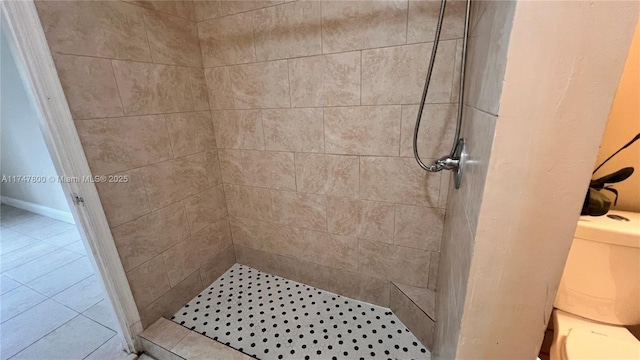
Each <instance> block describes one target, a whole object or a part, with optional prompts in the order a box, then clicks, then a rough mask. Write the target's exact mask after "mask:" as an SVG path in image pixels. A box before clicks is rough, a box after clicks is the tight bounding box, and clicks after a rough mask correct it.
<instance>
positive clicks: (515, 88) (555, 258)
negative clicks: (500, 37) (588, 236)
mask: <svg viewBox="0 0 640 360" xmlns="http://www.w3.org/2000/svg"><path fill="white" fill-rule="evenodd" d="M638 5H639V4H638V3H637V2H631V1H628V2H624V1H621V2H608V1H599V2H598V1H596V2H586V1H575V2H574V1H555V2H542V1H540V2H538V1H518V2H517V4H516V8H515V14H514V17H513V26H512V30H511V34H510V39H509V46H508V52H507V56H506V60H507V61H506V70H505V74H504V81H503V86H502V94H501V96H500V100H499V104H500V107H499V111H498V119H497V123H496V126H495V133H494V137H493V144H492V147H491V155H490V160H489V167H488V169H487V176H486V182H485V186H484V193H483V195H482V201H481V205H480V209H479V212H478V214H479V217H478V218H477V225H476V232H475V238H474V243H473V250H472V253H471V266H470V268H469V278H468V284H467V288H466V294H465V299H464V305H463V311H462V320H461V324H460V335H459V339H458V345H457V353H456V354H455V355H456V357H457V358H458V359H535V358H536V355H537V354H538V351H539V349H540V345H541V343H542V338H543V335H544V332H545V329H546V327H547V321H548V319H549V316H550V314H551V310H552V307H553V302H554V298H555V295H556V292H557V289H558V284H559V283H560V278H561V276H562V270H563V268H564V265H565V262H566V258H567V255H568V252H569V247H570V245H571V241H572V238H573V234H574V231H575V228H576V223H577V220H578V216H579V214H580V208H581V207H582V202H583V199H584V194H585V191H586V189H587V185H588V182H589V179H590V177H591V171H592V168H593V163H594V161H595V159H596V155H597V152H598V144H599V142H600V139H601V136H602V134H603V132H604V129H605V125H606V122H607V117H608V116H609V110H610V109H611V104H612V103H613V98H614V95H615V93H616V88H617V86H618V82H619V80H620V75H621V73H622V70H623V66H624V63H625V60H626V57H627V53H628V50H629V45H630V44H631V38H632V35H633V31H634V27H635V24H636V21H637V18H638ZM469 151H470V154H473V152H472V150H469ZM467 180H468V178H467ZM464 181H465V180H464V179H463V182H464ZM441 271H442V270H441ZM439 285H440V284H439ZM438 320H439V319H438Z"/></svg>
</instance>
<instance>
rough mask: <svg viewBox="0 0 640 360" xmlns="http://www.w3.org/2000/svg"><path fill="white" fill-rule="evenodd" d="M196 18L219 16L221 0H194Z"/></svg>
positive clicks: (204, 18)
mask: <svg viewBox="0 0 640 360" xmlns="http://www.w3.org/2000/svg"><path fill="white" fill-rule="evenodd" d="M193 10H194V13H195V18H196V19H195V20H196V21H198V22H199V21H202V20H208V19H213V18H216V17H218V14H220V0H200V1H194V2H193Z"/></svg>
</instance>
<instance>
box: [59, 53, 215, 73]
mask: <svg viewBox="0 0 640 360" xmlns="http://www.w3.org/2000/svg"><path fill="white" fill-rule="evenodd" d="M56 54H59V55H64V56H77V57H83V58H91V59H100V60H113V61H125V62H132V63H138V64H149V65H160V66H173V67H179V68H185V69H200V70H202V69H205V68H204V67H198V66H190V65H182V64H167V63H157V62H151V61H143V60H134V59H123V58H110V57H106V56H96V55H85V54H71V53H65V52H60V51H56ZM149 57H151V56H149ZM227 66H228V65H227ZM215 67H222V66H215ZM211 68H214V67H207V68H206V69H211Z"/></svg>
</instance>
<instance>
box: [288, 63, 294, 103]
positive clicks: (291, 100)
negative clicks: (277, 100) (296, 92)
mask: <svg viewBox="0 0 640 360" xmlns="http://www.w3.org/2000/svg"><path fill="white" fill-rule="evenodd" d="M287 81H288V82H289V108H292V107H293V89H292V87H291V67H290V65H289V59H287Z"/></svg>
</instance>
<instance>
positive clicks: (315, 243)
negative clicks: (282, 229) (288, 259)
mask: <svg viewBox="0 0 640 360" xmlns="http://www.w3.org/2000/svg"><path fill="white" fill-rule="evenodd" d="M357 244H358V239H356V238H353V237H349V236H342V235H334V234H329V233H326V232H320V231H311V230H304V231H303V235H302V238H301V244H300V245H298V246H300V248H298V249H296V247H295V246H294V247H293V249H292V250H293V251H292V252H293V254H292V255H291V256H293V257H298V258H300V259H301V260H305V261H308V262H312V263H316V264H319V265H326V266H329V267H332V268H335V269H343V270H350V271H356V270H357V261H356V259H357V246H358V245H357ZM287 248H288V249H291V248H292V247H291V246H290V245H289V244H287ZM299 254H302V256H300V255H299Z"/></svg>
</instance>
